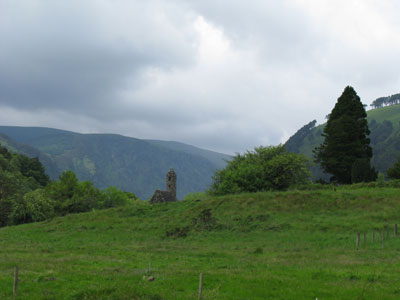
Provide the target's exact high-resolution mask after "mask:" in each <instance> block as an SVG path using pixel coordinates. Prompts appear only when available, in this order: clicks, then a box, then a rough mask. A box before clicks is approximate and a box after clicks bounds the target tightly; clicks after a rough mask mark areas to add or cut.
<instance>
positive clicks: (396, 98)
mask: <svg viewBox="0 0 400 300" xmlns="http://www.w3.org/2000/svg"><path fill="white" fill-rule="evenodd" d="M399 103H400V94H394V95H391V96H387V97H379V98H377V99H375V100H374V101H373V102H372V103H371V104H370V106H371V107H373V108H380V107H383V106H387V105H395V104H399Z"/></svg>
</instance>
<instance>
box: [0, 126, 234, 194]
mask: <svg viewBox="0 0 400 300" xmlns="http://www.w3.org/2000/svg"><path fill="white" fill-rule="evenodd" d="M0 144H1V145H3V146H6V147H8V148H9V149H11V150H14V151H17V152H19V153H23V154H26V155H28V156H30V157H38V158H39V159H40V161H41V162H42V164H43V165H44V166H45V168H46V172H47V174H48V175H49V176H50V177H51V178H53V179H55V178H57V177H58V176H59V175H60V174H61V173H62V171H64V170H72V171H74V172H75V173H76V175H77V177H78V178H79V179H80V180H90V181H92V182H93V183H94V184H95V186H96V187H98V188H106V187H108V186H111V185H112V186H116V187H118V188H120V189H123V190H126V191H129V192H133V193H135V194H136V195H137V196H138V197H140V198H141V199H147V198H149V197H151V195H152V194H153V192H154V190H156V189H164V188H165V186H164V185H165V176H166V173H167V172H168V170H169V169H170V168H174V169H175V171H176V173H177V175H178V194H177V196H178V198H179V199H182V198H183V197H184V196H185V195H186V194H188V193H190V192H199V191H204V190H205V189H207V188H208V187H209V185H210V184H211V178H212V176H213V174H214V172H215V170H217V169H221V168H223V167H224V166H225V164H226V160H229V159H230V158H231V156H229V155H226V154H222V153H217V152H213V151H209V150H204V149H200V148H197V147H194V146H191V145H187V144H183V143H179V142H169V141H159V140H142V139H136V138H130V137H126V136H121V135H116V134H80V133H75V132H70V131H65V130H58V129H52V128H42V127H15V126H0Z"/></svg>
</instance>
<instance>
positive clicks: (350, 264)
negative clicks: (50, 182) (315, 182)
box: [0, 188, 400, 300]
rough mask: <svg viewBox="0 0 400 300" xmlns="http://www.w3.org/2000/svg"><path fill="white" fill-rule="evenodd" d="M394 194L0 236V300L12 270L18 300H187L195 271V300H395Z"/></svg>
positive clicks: (295, 196) (8, 295)
mask: <svg viewBox="0 0 400 300" xmlns="http://www.w3.org/2000/svg"><path fill="white" fill-rule="evenodd" d="M399 195H400V193H399V190H398V189H394V188H375V189H357V190H354V189H351V188H338V189H335V190H314V191H290V192H279V193H278V192H275V193H256V194H242V195H235V196H224V197H216V198H206V199H203V200H197V199H194V200H185V201H182V202H175V203H166V204H160V205H153V206H151V205H149V204H148V203H146V202H144V201H138V202H136V203H134V204H133V205H130V206H125V207H120V208H116V209H111V210H102V211H94V212H90V213H82V214H76V215H69V216H66V217H62V218H55V219H53V220H49V221H46V222H42V223H33V224H27V225H21V226H12V227H6V228H1V229H0V269H1V270H2V272H0V298H1V299H12V282H13V281H12V280H13V271H14V267H15V265H18V266H19V270H20V271H19V276H20V277H19V278H20V283H19V285H18V296H19V298H21V299H75V300H77V299H82V300H83V299H92V300H94V299H96V300H97V299H133V300H135V299H136V300H161V299H165V300H180V299H182V300H187V299H197V291H198V278H199V273H200V272H202V273H203V282H204V286H203V298H202V299H230V300H235V299H251V300H258V299H260V300H265V299H281V300H284V299H315V298H318V299H330V300H334V299H335V300H336V299H342V300H354V299H389V300H395V299H398V298H399V293H400V288H399V287H400V279H399V276H398V270H399V267H400V261H399V259H398V249H399V247H400V237H395V236H394V235H393V225H394V224H397V223H399V222H400V219H399V210H400V206H399V203H400V196H399ZM357 232H360V233H361V242H360V245H359V248H358V249H356V245H355V238H356V233H357ZM363 233H365V240H364V235H363ZM380 237H384V242H383V243H382V241H381V238H380ZM150 276H152V277H153V278H154V280H153V281H149V277H150Z"/></svg>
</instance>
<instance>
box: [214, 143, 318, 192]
mask: <svg viewBox="0 0 400 300" xmlns="http://www.w3.org/2000/svg"><path fill="white" fill-rule="evenodd" d="M306 162H307V159H306V158H305V157H304V156H302V155H300V154H294V153H288V152H287V151H286V148H285V146H284V145H279V146H270V147H258V148H255V149H254V151H253V152H250V151H248V152H247V153H245V154H243V155H241V154H237V155H236V156H235V157H234V158H233V159H232V160H231V161H230V162H228V165H227V166H226V167H225V168H224V169H222V170H220V171H217V172H216V173H215V175H214V177H213V184H212V186H211V189H210V193H212V194H216V195H224V194H235V193H242V192H258V191H268V190H283V189H287V188H288V187H290V186H291V185H294V184H301V183H305V182H307V181H308V178H309V176H310V174H309V171H308V170H307V167H306Z"/></svg>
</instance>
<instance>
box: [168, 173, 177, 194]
mask: <svg viewBox="0 0 400 300" xmlns="http://www.w3.org/2000/svg"><path fill="white" fill-rule="evenodd" d="M167 191H168V192H170V193H171V194H172V196H173V197H174V198H175V199H176V173H175V171H174V169H172V168H171V169H169V172H168V173H167Z"/></svg>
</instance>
